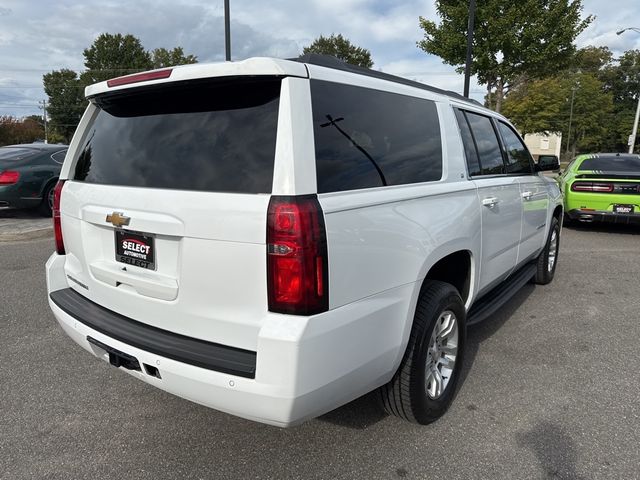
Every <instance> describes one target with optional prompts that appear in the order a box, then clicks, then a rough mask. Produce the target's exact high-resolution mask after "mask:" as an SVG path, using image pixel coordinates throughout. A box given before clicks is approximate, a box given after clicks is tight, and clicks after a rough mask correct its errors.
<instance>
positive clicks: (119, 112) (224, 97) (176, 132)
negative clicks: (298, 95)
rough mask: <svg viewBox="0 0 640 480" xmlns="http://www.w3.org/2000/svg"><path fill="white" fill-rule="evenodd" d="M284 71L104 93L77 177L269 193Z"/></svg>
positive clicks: (125, 183) (115, 182)
mask: <svg viewBox="0 0 640 480" xmlns="http://www.w3.org/2000/svg"><path fill="white" fill-rule="evenodd" d="M280 84H281V81H280V79H277V78H269V79H264V78H263V79H259V80H256V79H253V80H247V79H237V78H236V79H225V80H222V81H221V80H216V81H211V80H209V81H199V82H181V83H180V84H172V85H171V86H162V87H156V88H153V89H149V88H147V89H144V90H141V91H136V90H135V89H134V90H132V91H130V92H129V93H122V94H118V95H116V94H114V95H111V96H103V97H99V98H98V99H97V103H98V105H99V106H100V111H99V113H98V114H97V117H96V118H95V120H94V122H93V124H92V125H91V126H90V128H89V129H88V132H86V136H85V138H86V140H85V144H84V146H83V148H82V150H81V154H80V157H79V159H78V163H77V165H76V170H75V177H74V179H75V180H78V181H84V182H88V183H99V184H108V185H123V186H132V187H149V188H170V189H181V190H200V191H216V192H235V193H269V192H271V184H272V180H273V164H274V156H275V147H276V131H277V121H278V104H279V97H280Z"/></svg>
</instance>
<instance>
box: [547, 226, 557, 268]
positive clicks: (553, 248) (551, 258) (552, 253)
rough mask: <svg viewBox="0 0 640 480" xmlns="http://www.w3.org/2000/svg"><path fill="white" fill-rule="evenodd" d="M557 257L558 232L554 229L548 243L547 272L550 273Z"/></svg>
mask: <svg viewBox="0 0 640 480" xmlns="http://www.w3.org/2000/svg"><path fill="white" fill-rule="evenodd" d="M557 255H558V231H557V230H556V229H555V228H554V229H553V231H552V232H551V241H550V242H549V255H548V258H547V271H549V272H552V271H553V267H555V266H556V257H557Z"/></svg>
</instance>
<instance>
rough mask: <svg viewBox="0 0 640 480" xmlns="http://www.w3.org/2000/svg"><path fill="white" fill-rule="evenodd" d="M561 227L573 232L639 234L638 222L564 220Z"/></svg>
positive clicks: (639, 225)
mask: <svg viewBox="0 0 640 480" xmlns="http://www.w3.org/2000/svg"><path fill="white" fill-rule="evenodd" d="M562 228H563V229H564V228H566V229H568V230H572V231H575V232H597V233H610V234H614V235H615V234H626V235H640V223H638V224H623V223H599V222H594V223H585V222H576V221H573V222H571V223H567V222H566V221H565V222H564V224H563V226H562Z"/></svg>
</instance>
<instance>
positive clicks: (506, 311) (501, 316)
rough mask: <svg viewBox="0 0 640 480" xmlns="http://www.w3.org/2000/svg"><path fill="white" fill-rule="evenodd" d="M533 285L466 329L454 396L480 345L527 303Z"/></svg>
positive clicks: (528, 285)
mask: <svg viewBox="0 0 640 480" xmlns="http://www.w3.org/2000/svg"><path fill="white" fill-rule="evenodd" d="M535 288H536V287H535V285H534V284H532V283H527V284H525V285H524V286H523V287H522V288H521V289H520V290H518V292H517V293H516V294H515V295H514V296H513V297H511V298H510V299H509V301H507V303H505V304H504V305H503V306H502V307H500V308H499V309H498V311H497V312H496V313H495V314H493V315H492V316H491V317H489V318H487V319H486V320H483V321H482V322H480V323H477V324H474V325H471V326H469V327H468V329H467V348H466V350H465V359H464V363H463V365H462V371H461V373H460V380H459V381H458V386H457V389H456V395H457V393H458V392H459V391H460V388H461V387H462V385H463V384H464V382H465V380H466V379H467V376H468V375H469V372H470V371H471V369H472V368H473V363H474V362H475V359H476V356H477V355H478V351H479V350H480V345H482V342H484V341H485V340H487V339H488V338H491V337H492V336H493V335H494V334H496V333H497V332H498V330H500V328H502V326H503V325H504V324H505V323H506V322H507V320H509V319H510V318H511V317H512V316H513V315H514V314H515V312H516V311H517V310H518V309H519V308H520V307H521V306H522V304H523V303H524V302H526V301H527V299H528V298H529V296H530V295H531V294H532V293H533V292H534V291H535Z"/></svg>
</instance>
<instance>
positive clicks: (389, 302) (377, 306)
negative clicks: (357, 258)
mask: <svg viewBox="0 0 640 480" xmlns="http://www.w3.org/2000/svg"><path fill="white" fill-rule="evenodd" d="M64 259H65V257H64V256H59V255H56V254H53V255H52V256H51V258H50V259H49V261H48V262H47V287H48V292H49V305H50V307H51V310H52V311H53V313H54V315H55V317H56V319H57V320H58V323H59V324H60V325H61V327H62V328H63V330H64V331H65V332H66V334H67V335H68V336H69V337H70V338H71V339H72V340H73V341H75V342H76V343H77V344H78V345H80V346H81V347H82V348H84V349H85V350H87V351H88V352H90V353H92V354H93V355H95V356H97V357H99V358H101V359H103V360H105V361H109V352H108V351H107V350H105V348H100V345H103V346H106V347H108V348H110V349H114V350H115V351H118V352H122V353H123V354H125V356H127V357H129V356H130V357H133V358H135V360H137V362H139V364H140V366H141V368H140V370H130V369H124V368H120V369H121V370H123V371H125V372H127V373H129V374H130V375H133V376H134V377H136V378H138V379H140V380H142V381H144V382H147V383H149V384H151V385H154V386H156V387H158V388H161V389H162V390H165V391H167V392H170V393H173V394H175V395H178V396H180V397H183V398H186V399H188V400H191V401H193V402H196V403H199V404H202V405H205V406H208V407H211V408H215V409H216V410H220V411H223V412H227V413H230V414H233V415H237V416H240V417H244V418H247V419H250V420H254V421H258V422H262V423H268V424H272V425H276V426H280V427H287V426H291V425H295V424H297V423H300V422H302V421H304V420H306V419H309V418H312V417H315V416H318V415H321V414H323V413H326V412H327V411H329V410H332V409H333V408H336V407H338V406H340V405H343V404H345V403H347V402H349V401H351V400H353V399H355V398H357V397H359V396H361V395H363V394H364V393H367V392H368V391H371V390H372V389H374V388H376V387H378V386H380V385H382V384H383V383H385V382H387V381H388V380H389V379H390V378H391V376H392V375H393V373H394V372H395V369H396V368H397V366H398V364H399V362H400V359H401V356H402V345H403V344H404V343H405V342H406V337H408V333H409V332H408V331H406V332H404V330H403V326H405V321H406V318H407V316H408V312H409V311H410V309H411V307H410V306H411V304H412V301H413V300H412V297H413V291H414V290H415V289H414V285H413V284H411V285H405V286H402V287H398V288H397V289H393V290H390V291H387V292H384V293H382V294H380V295H377V296H374V297H370V298H367V299H364V300H362V301H359V302H355V303H353V304H350V305H346V306H344V307H341V308H338V309H335V310H331V311H329V312H326V313H323V314H320V315H316V316H313V317H295V316H290V315H279V314H272V315H269V317H268V320H267V321H266V322H265V324H264V325H263V326H262V327H261V329H260V334H259V338H258V342H257V344H258V349H257V352H254V353H255V357H253V358H254V359H255V378H248V377H247V376H242V375H237V374H233V373H230V372H229V371H227V372H222V371H216V370H214V369H212V368H205V367H204V366H198V365H194V364H193V363H188V362H189V359H182V361H181V360H180V359H178V358H179V357H176V355H173V354H171V355H170V354H169V353H166V352H165V353H164V354H163V352H162V350H159V349H157V348H156V347H157V345H156V347H153V348H151V347H150V346H149V345H144V344H143V343H141V342H140V341H138V342H135V341H132V340H131V339H127V338H126V337H124V336H121V335H117V334H116V333H112V332H109V333H108V331H107V330H106V329H105V328H102V327H101V324H99V323H97V321H96V319H95V317H94V316H93V315H95V312H94V313H93V314H89V315H91V317H90V318H89V317H86V318H78V316H80V315H77V316H74V315H71V314H70V313H69V311H71V310H70V309H69V308H67V309H66V310H67V311H65V309H63V308H61V307H60V306H59V305H58V303H59V302H58V303H57V302H56V301H54V300H53V299H52V298H56V297H58V300H59V298H60V295H61V294H60V293H58V294H56V292H59V291H62V290H64V289H68V288H69V285H68V283H67V281H66V278H65V274H64V261H65V260H64ZM74 287H75V286H74ZM75 288H79V287H75ZM74 295H75V296H76V297H74V298H77V297H80V298H84V297H82V295H81V294H80V293H74ZM85 301H86V302H89V301H88V300H85ZM89 303H91V304H92V305H95V304H93V303H92V302H89ZM96 307H98V308H99V309H102V310H106V309H104V307H100V306H96ZM107 312H108V310H107ZM111 313H113V312H111ZM125 321H128V322H131V321H132V320H130V319H126V320H125ZM135 323H139V322H135ZM409 326H410V325H409ZM146 328H153V327H148V326H147V327H146ZM167 333H169V334H170V335H175V334H171V333H170V332H167ZM116 336H117V337H118V338H115V337H116ZM166 338H170V337H166ZM90 339H91V341H90ZM190 340H192V341H196V342H199V340H197V339H190ZM132 343H135V345H134V344H132ZM161 343H162V342H161ZM205 343H206V342H205ZM165 346H167V345H165ZM169 346H171V345H169ZM208 346H209V347H211V346H214V347H220V348H222V349H230V350H236V349H233V348H232V347H225V346H220V345H216V344H209V345H208ZM151 350H153V351H151ZM213 351H215V348H214V350H210V352H213ZM219 352H220V351H218V353H219ZM244 352H245V353H247V355H246V356H245V360H247V359H250V358H251V354H252V352H246V351H244ZM205 356H206V354H205ZM172 357H173V358H172ZM248 362H249V363H250V360H248ZM146 366H150V367H153V368H152V369H150V370H149V369H147V368H146ZM155 369H157V374H158V375H156V371H155ZM236 373H237V372H236ZM158 376H159V377H160V378H158Z"/></svg>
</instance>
